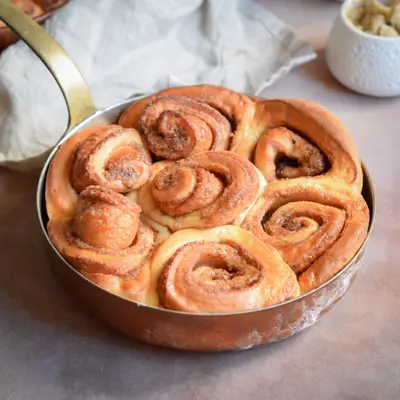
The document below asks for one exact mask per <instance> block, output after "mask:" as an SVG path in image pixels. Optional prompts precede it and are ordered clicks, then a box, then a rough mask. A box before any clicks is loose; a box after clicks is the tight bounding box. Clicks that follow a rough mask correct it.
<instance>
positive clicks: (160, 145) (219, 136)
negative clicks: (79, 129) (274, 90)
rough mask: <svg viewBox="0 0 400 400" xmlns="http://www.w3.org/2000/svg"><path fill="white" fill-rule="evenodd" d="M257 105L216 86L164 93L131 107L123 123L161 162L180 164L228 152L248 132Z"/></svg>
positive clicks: (121, 120) (121, 121) (178, 89)
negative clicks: (211, 153)
mask: <svg viewBox="0 0 400 400" xmlns="http://www.w3.org/2000/svg"><path fill="white" fill-rule="evenodd" d="M252 112H253V101H252V100H251V99H250V98H249V97H247V96H245V95H242V94H239V93H236V92H233V91H231V90H228V89H224V88H221V87H216V86H212V85H198V86H186V87H177V88H170V89H166V90H162V91H161V92H158V93H156V94H154V95H152V96H149V97H146V98H144V99H142V100H139V101H137V102H135V103H133V104H132V105H131V106H130V107H128V108H127V109H126V110H125V112H124V113H123V114H122V115H121V117H120V119H119V124H120V125H122V126H124V127H133V128H135V129H137V130H138V131H139V132H140V133H141V134H142V136H143V138H144V140H145V141H146V143H147V145H148V147H149V149H150V151H151V152H152V153H153V154H154V155H155V156H157V157H159V158H164V159H168V160H179V159H182V158H185V157H188V156H190V155H193V154H195V153H198V152H201V151H208V150H228V148H229V146H230V142H231V138H232V136H233V135H234V134H236V133H237V132H241V131H243V130H246V129H247V124H248V121H249V118H250V117H251V115H252Z"/></svg>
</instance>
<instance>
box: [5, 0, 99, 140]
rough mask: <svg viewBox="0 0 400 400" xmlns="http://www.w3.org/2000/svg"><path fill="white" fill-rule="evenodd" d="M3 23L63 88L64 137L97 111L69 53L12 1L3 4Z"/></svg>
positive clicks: (8, 0)
mask: <svg viewBox="0 0 400 400" xmlns="http://www.w3.org/2000/svg"><path fill="white" fill-rule="evenodd" d="M0 20H2V21H4V23H5V24H6V25H8V26H9V27H10V28H11V29H12V30H13V31H14V32H15V33H16V34H17V35H18V36H19V37H20V38H21V39H22V40H23V41H24V42H25V43H26V44H27V45H28V46H29V47H30V48H31V49H32V50H33V51H34V52H35V53H36V55H37V56H38V57H39V58H40V59H41V60H42V61H43V63H44V65H45V66H46V67H47V69H48V70H49V71H50V72H51V74H52V75H53V76H54V79H55V80H56V82H57V84H58V86H59V87H60V89H61V91H62V94H63V96H64V99H65V102H66V103H67V107H68V127H67V130H66V132H65V133H64V135H63V137H64V136H65V134H66V133H67V132H68V131H70V130H71V129H72V128H73V127H74V126H75V125H76V124H78V123H79V122H81V121H82V120H84V119H85V118H87V117H88V116H89V115H91V114H93V113H94V112H95V110H96V108H95V106H94V103H93V100H92V96H91V94H90V91H89V88H88V87H87V85H86V83H85V81H84V80H83V78H82V75H81V73H80V72H79V70H78V68H77V67H76V65H75V64H74V63H73V62H72V60H71V59H70V58H69V56H68V54H67V53H66V51H65V50H64V49H63V48H62V47H61V46H60V45H59V44H58V43H57V42H56V41H55V40H54V39H53V38H52V37H51V36H50V35H49V34H48V33H47V32H46V31H45V30H44V29H43V28H41V27H40V25H39V24H37V23H36V22H35V21H33V20H32V19H31V18H30V17H28V16H27V15H25V13H24V12H22V11H21V10H20V9H19V8H18V7H17V6H15V5H14V4H13V3H12V2H11V1H10V0H0Z"/></svg>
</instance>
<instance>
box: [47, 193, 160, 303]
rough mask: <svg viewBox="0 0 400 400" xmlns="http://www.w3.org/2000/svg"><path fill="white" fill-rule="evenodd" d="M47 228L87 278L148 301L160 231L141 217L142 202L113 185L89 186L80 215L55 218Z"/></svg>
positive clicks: (70, 260) (59, 248) (62, 250)
mask: <svg viewBox="0 0 400 400" xmlns="http://www.w3.org/2000/svg"><path fill="white" fill-rule="evenodd" d="M47 229H48V232H49V236H50V239H51V241H52V242H53V244H54V246H55V247H56V248H57V250H58V251H59V252H60V253H61V254H62V255H63V256H64V257H65V258H66V259H67V260H68V261H69V262H70V263H71V264H72V265H73V266H74V267H75V268H77V269H78V270H79V271H80V272H81V273H82V274H83V275H85V276H86V277H87V278H89V279H90V280H92V281H94V282H95V283H97V284H99V285H100V286H102V287H104V288H105V289H106V290H109V291H112V292H114V293H117V294H120V295H122V296H125V297H129V298H132V299H135V300H138V301H145V298H146V294H147V290H148V287H149V282H150V270H149V259H150V256H151V251H152V249H153V247H154V235H153V231H152V229H151V228H150V227H149V226H148V225H146V224H145V223H143V222H142V221H141V220H140V207H139V206H138V205H137V204H135V203H133V202H132V201H130V200H129V199H128V198H126V197H125V196H123V195H121V194H119V193H116V192H114V191H112V190H109V189H105V188H102V187H99V186H89V187H88V188H86V189H85V190H83V191H82V192H81V193H80V195H79V201H78V208H77V211H76V215H75V216H74V217H72V218H54V219H50V221H49V222H48V225H47ZM118 288H119V289H120V292H118V290H119V289H118Z"/></svg>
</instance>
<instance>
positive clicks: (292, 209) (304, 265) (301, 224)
mask: <svg viewBox="0 0 400 400" xmlns="http://www.w3.org/2000/svg"><path fill="white" fill-rule="evenodd" d="M368 225H369V210H368V207H367V205H366V203H365V201H364V199H363V197H362V196H361V195H360V194H359V193H358V192H355V191H354V190H351V189H350V188H347V187H346V186H344V185H343V184H336V185H335V184H332V185H328V184H327V183H326V182H324V183H318V182H315V181H312V180H310V179H307V178H303V179H301V180H300V179H298V180H292V181H290V180H286V181H276V182H272V183H270V184H268V185H267V186H266V188H265V190H264V193H263V194H262V196H260V198H259V199H258V201H257V202H256V204H255V205H254V207H253V208H252V209H251V210H250V212H249V213H248V215H247V216H246V218H245V220H244V222H243V224H242V225H241V226H242V228H244V229H247V230H249V231H250V232H252V233H253V234H254V235H255V236H257V237H258V238H259V239H260V240H261V241H262V242H263V243H265V244H268V245H271V246H273V247H274V248H276V249H277V250H278V251H279V252H280V254H281V255H282V258H283V259H284V260H285V262H287V263H288V264H289V265H290V266H291V268H292V269H293V271H294V272H295V273H296V274H297V275H298V277H299V284H300V288H301V291H302V293H305V292H308V291H310V290H312V289H315V288H317V287H318V286H320V285H322V284H323V283H324V282H326V281H328V280H329V279H330V278H332V277H333V276H334V275H335V274H336V273H338V272H339V271H340V270H341V269H342V268H343V267H344V266H345V265H346V264H347V263H348V262H349V261H350V260H351V258H352V257H353V256H354V255H355V254H356V252H357V250H358V249H359V248H360V247H361V245H362V244H363V243H364V241H365V238H366V235H367V231H368Z"/></svg>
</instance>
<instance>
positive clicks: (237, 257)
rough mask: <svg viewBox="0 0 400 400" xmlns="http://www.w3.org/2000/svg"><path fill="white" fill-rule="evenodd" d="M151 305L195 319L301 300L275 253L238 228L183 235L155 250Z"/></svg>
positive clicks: (291, 275) (184, 232)
mask: <svg viewBox="0 0 400 400" xmlns="http://www.w3.org/2000/svg"><path fill="white" fill-rule="evenodd" d="M151 271H152V284H151V287H152V292H153V296H154V297H153V298H154V299H155V300H153V303H155V304H157V301H159V302H160V303H161V304H162V305H163V306H164V307H166V308H169V309H173V310H179V311H187V312H193V313H224V312H232V311H246V310H254V309H258V308H262V307H266V306H269V305H273V304H277V303H280V302H283V301H286V300H288V299H291V298H294V297H296V296H298V294H299V287H298V283H297V280H296V275H295V274H294V273H293V271H292V270H291V269H290V267H289V266H288V265H287V264H285V263H284V262H283V261H282V259H281V257H280V256H279V254H278V252H277V251H276V250H275V249H273V248H272V247H270V246H265V245H263V244H262V243H261V242H260V241H259V240H258V239H257V238H256V237H254V236H253V235H252V234H250V233H249V232H246V231H245V230H243V229H241V228H239V227H236V226H222V227H218V228H211V229H203V230H196V229H186V230H181V231H179V232H176V233H174V234H172V235H171V236H170V237H169V238H168V239H167V240H166V241H165V242H164V243H162V244H161V246H160V247H159V248H158V249H157V250H156V252H155V254H154V257H153V259H152V264H151Z"/></svg>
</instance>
